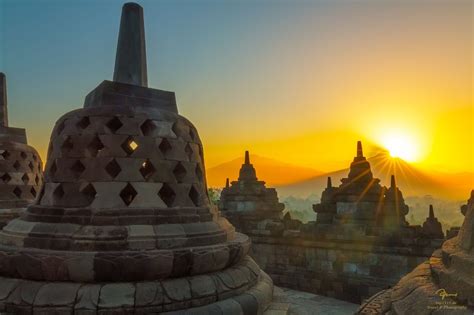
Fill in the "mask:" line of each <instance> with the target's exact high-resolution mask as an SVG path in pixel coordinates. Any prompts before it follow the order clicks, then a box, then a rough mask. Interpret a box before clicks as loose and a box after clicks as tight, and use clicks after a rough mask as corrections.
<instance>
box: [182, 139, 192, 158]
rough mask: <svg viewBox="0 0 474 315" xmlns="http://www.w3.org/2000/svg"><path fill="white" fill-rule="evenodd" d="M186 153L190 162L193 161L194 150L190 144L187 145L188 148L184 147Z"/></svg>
mask: <svg viewBox="0 0 474 315" xmlns="http://www.w3.org/2000/svg"><path fill="white" fill-rule="evenodd" d="M184 152H185V153H186V155H187V156H188V160H189V161H191V160H192V158H193V149H192V148H191V146H190V145H189V143H186V146H185V147H184Z"/></svg>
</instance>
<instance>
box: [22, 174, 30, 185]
mask: <svg viewBox="0 0 474 315" xmlns="http://www.w3.org/2000/svg"><path fill="white" fill-rule="evenodd" d="M21 180H22V181H23V183H24V184H25V185H28V182H29V181H30V177H29V176H28V174H27V173H25V174H23V176H22V177H21Z"/></svg>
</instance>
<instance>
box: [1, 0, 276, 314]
mask: <svg viewBox="0 0 474 315" xmlns="http://www.w3.org/2000/svg"><path fill="white" fill-rule="evenodd" d="M117 47H118V49H117V57H116V66H115V72H114V81H104V82H103V83H101V84H99V86H98V87H97V88H96V89H95V90H93V91H92V92H91V93H89V95H88V96H87V97H86V99H85V103H84V108H81V109H77V110H73V111H71V112H69V113H67V114H65V115H63V116H62V117H61V118H59V120H58V121H57V123H56V125H55V127H54V129H53V131H52V134H51V140H50V145H49V150H48V157H47V162H46V168H45V181H44V183H43V185H42V187H41V190H40V192H39V194H38V197H37V199H36V200H35V202H34V204H32V205H30V206H29V207H28V208H27V209H26V210H25V212H24V213H23V214H22V215H21V217H20V218H18V219H15V220H12V221H10V222H9V224H8V225H6V226H5V228H4V229H3V230H2V231H0V312H7V313H13V314H18V313H25V314H130V313H134V314H149V313H169V314H262V313H263V311H264V310H265V309H266V308H267V307H268V305H269V304H270V303H271V300H272V293H273V283H272V281H271V279H270V278H269V277H268V276H267V275H266V274H265V273H264V272H263V271H262V270H261V269H260V268H259V267H258V265H257V264H256V263H255V262H254V261H253V260H252V259H251V258H250V257H249V256H248V251H249V248H250V239H249V238H248V237H247V236H246V235H244V234H240V233H236V232H235V229H234V227H233V226H232V225H231V224H229V222H228V221H227V219H225V218H223V217H221V216H220V214H219V212H218V211H217V208H216V207H214V206H212V205H211V203H210V201H209V197H208V194H207V184H206V174H205V167H204V153H203V145H202V143H201V140H200V138H199V135H198V132H197V130H196V128H195V127H194V126H193V124H192V123H191V122H190V121H189V120H187V119H186V118H184V117H182V116H180V115H179V114H178V111H177V105H176V98H175V96H174V93H173V92H167V91H160V90H156V89H151V88H148V87H147V76H146V73H147V72H146V58H145V56H146V54H145V42H144V19H143V9H142V7H141V6H139V5H138V4H135V3H126V4H125V5H124V6H123V9H122V18H121V24H120V32H119V40H118V45H117Z"/></svg>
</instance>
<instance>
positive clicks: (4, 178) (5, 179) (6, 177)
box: [0, 173, 12, 184]
mask: <svg viewBox="0 0 474 315" xmlns="http://www.w3.org/2000/svg"><path fill="white" fill-rule="evenodd" d="M0 178H1V179H2V180H3V182H4V183H5V184H7V183H8V182H9V181H10V180H11V179H12V177H11V176H10V174H8V173H5V174H3V175H2V177H0Z"/></svg>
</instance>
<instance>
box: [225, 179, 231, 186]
mask: <svg viewBox="0 0 474 315" xmlns="http://www.w3.org/2000/svg"><path fill="white" fill-rule="evenodd" d="M229 186H230V185H229V178H228V177H227V178H226V179H225V188H229Z"/></svg>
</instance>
